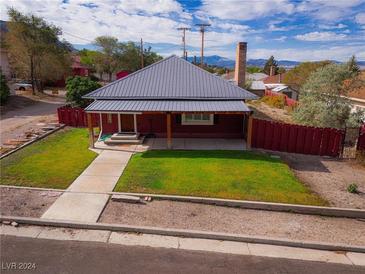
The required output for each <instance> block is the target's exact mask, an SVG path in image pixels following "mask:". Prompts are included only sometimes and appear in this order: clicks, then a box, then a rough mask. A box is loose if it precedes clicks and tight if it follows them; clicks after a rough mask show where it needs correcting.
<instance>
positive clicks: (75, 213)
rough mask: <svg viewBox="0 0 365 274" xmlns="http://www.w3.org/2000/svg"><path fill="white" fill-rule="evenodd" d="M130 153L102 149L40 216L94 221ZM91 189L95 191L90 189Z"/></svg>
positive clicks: (105, 202)
mask: <svg viewBox="0 0 365 274" xmlns="http://www.w3.org/2000/svg"><path fill="white" fill-rule="evenodd" d="M131 156H132V153H130V152H123V151H109V150H104V151H102V152H101V153H100V154H99V156H98V157H96V159H95V160H94V161H93V162H92V163H91V164H90V165H89V166H88V167H87V168H86V169H85V170H84V172H83V173H81V175H80V176H79V177H78V178H77V179H76V180H75V181H74V182H73V183H72V184H71V185H70V186H69V188H68V189H67V190H68V191H69V192H65V193H64V194H62V195H61V196H60V197H59V198H58V199H57V200H56V201H55V203H54V204H53V205H51V206H50V208H49V209H48V210H47V211H46V212H45V213H44V214H43V215H42V217H41V218H44V219H57V220H69V221H81V222H96V221H97V220H98V218H99V216H100V214H101V212H102V211H103V209H104V207H105V205H106V204H107V202H108V200H109V195H108V194H99V193H100V192H110V191H113V189H114V187H115V185H116V183H117V182H118V179H119V177H120V176H121V175H122V173H123V170H124V168H125V166H126V165H127V163H128V161H129V159H130V157H131ZM93 192H95V193H93Z"/></svg>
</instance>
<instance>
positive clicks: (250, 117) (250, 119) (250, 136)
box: [247, 113, 253, 149]
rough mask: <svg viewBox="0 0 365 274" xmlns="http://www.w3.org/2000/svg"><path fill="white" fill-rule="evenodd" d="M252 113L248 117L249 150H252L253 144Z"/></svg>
mask: <svg viewBox="0 0 365 274" xmlns="http://www.w3.org/2000/svg"><path fill="white" fill-rule="evenodd" d="M252 119H253V118H252V113H250V114H249V116H248V125H247V149H251V144H252Z"/></svg>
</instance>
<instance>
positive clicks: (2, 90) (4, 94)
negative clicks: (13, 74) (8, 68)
mask: <svg viewBox="0 0 365 274" xmlns="http://www.w3.org/2000/svg"><path fill="white" fill-rule="evenodd" d="M9 95H10V90H9V86H8V83H7V81H6V78H5V76H4V74H3V73H2V71H1V70H0V105H3V104H5V103H6V101H7V100H8V97H9Z"/></svg>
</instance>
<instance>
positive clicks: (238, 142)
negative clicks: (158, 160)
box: [95, 138, 246, 152]
mask: <svg viewBox="0 0 365 274" xmlns="http://www.w3.org/2000/svg"><path fill="white" fill-rule="evenodd" d="M95 147H96V148H98V149H111V150H119V151H129V152H143V151H147V150H153V149H158V150H161V149H168V148H167V140H166V138H146V139H145V141H144V143H143V144H140V145H134V144H131V145H129V144H124V145H107V144H105V143H104V142H103V141H98V142H96V143H95ZM172 149H176V150H246V141H245V140H244V139H221V138H220V139H219V138H212V139H207V138H172Z"/></svg>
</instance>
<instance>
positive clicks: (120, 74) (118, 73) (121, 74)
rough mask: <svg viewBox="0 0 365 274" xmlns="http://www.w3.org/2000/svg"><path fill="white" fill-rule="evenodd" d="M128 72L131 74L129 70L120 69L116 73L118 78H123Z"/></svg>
mask: <svg viewBox="0 0 365 274" xmlns="http://www.w3.org/2000/svg"><path fill="white" fill-rule="evenodd" d="M128 74H130V72H129V71H126V70H121V71H118V72H117V73H116V77H117V79H121V78H123V77H126V76H127V75H128Z"/></svg>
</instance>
